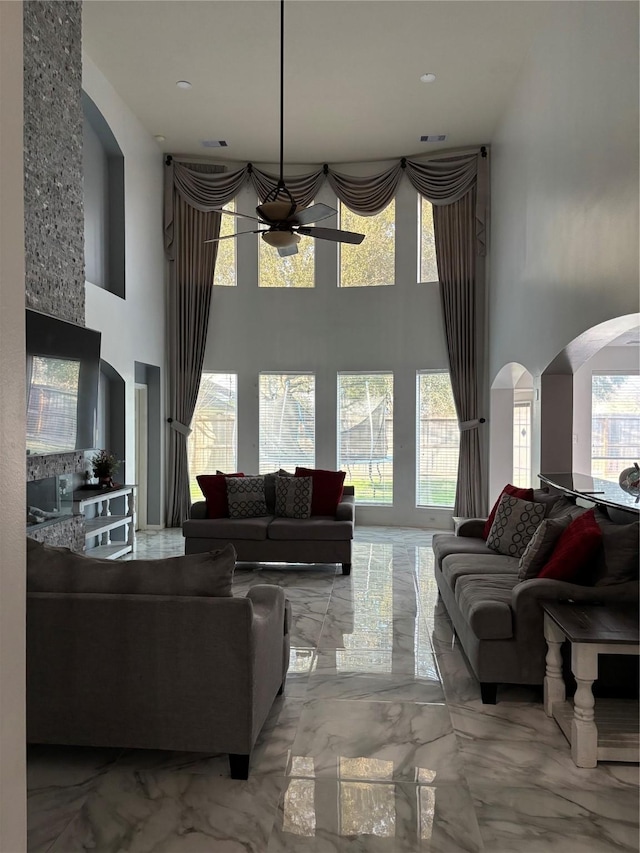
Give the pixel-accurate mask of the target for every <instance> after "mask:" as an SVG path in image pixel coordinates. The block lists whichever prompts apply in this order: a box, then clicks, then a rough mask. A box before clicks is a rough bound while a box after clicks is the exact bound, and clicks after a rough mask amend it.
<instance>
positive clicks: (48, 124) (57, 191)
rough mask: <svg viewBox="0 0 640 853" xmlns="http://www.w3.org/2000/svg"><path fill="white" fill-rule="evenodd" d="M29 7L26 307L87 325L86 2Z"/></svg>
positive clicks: (65, 0) (46, 0)
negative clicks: (84, 181) (83, 105)
mask: <svg viewBox="0 0 640 853" xmlns="http://www.w3.org/2000/svg"><path fill="white" fill-rule="evenodd" d="M23 8H24V207H25V213H24V220H25V266H26V302H27V306H28V307H29V308H36V309H37V310H39V311H43V312H44V313H46V314H53V315H55V316H56V317H61V318H62V319H64V320H71V321H72V322H74V323H79V324H80V325H82V326H83V325H84V319H85V318H84V215H83V206H82V110H81V106H80V87H81V81H82V52H81V48H82V28H81V25H82V4H81V3H76V2H71V0H57V2H51V0H38V2H34V1H33V0H27V2H25V3H24V7H23Z"/></svg>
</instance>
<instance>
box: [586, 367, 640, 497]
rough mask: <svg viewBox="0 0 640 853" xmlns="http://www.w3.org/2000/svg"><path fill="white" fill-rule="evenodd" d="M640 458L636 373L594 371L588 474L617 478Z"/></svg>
mask: <svg viewBox="0 0 640 853" xmlns="http://www.w3.org/2000/svg"><path fill="white" fill-rule="evenodd" d="M639 458H640V375H638V374H628V373H606V374H594V375H593V377H592V379H591V474H592V476H594V477H602V478H603V479H604V480H613V481H616V482H617V480H618V476H619V475H620V472H621V471H622V470H623V469H624V468H628V467H630V466H631V465H633V463H634V462H637V461H638V459H639Z"/></svg>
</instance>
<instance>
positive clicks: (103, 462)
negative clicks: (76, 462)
mask: <svg viewBox="0 0 640 853" xmlns="http://www.w3.org/2000/svg"><path fill="white" fill-rule="evenodd" d="M91 465H92V467H93V476H94V477H97V478H98V485H99V486H100V487H101V488H103V489H106V488H110V487H112V486H113V475H114V474H115V472H116V471H117V470H118V468H119V467H120V462H119V460H118V459H116V457H115V456H114V454H113V453H109V452H108V451H106V450H99V451H98V452H97V453H96V454H94V456H92V457H91Z"/></svg>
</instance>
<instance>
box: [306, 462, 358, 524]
mask: <svg viewBox="0 0 640 853" xmlns="http://www.w3.org/2000/svg"><path fill="white" fill-rule="evenodd" d="M345 476H346V474H345V472H344V471H324V470H323V469H322V468H296V477H311V478H312V479H313V492H312V495H311V515H330V516H335V513H336V508H337V506H338V504H339V503H340V499H341V498H342V492H343V487H344V478H345Z"/></svg>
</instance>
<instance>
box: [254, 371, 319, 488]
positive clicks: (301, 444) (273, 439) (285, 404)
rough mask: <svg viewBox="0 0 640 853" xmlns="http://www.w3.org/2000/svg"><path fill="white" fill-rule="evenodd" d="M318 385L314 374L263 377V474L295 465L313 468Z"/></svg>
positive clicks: (261, 432) (291, 469)
mask: <svg viewBox="0 0 640 853" xmlns="http://www.w3.org/2000/svg"><path fill="white" fill-rule="evenodd" d="M315 392H316V385H315V376H314V375H313V374H312V373H261V374H260V415H259V420H260V427H259V441H260V460H259V468H260V473H261V474H266V473H268V472H270V471H277V470H278V469H279V468H284V469H286V470H288V471H294V470H295V468H296V465H300V466H302V467H304V468H313V467H314V465H315V458H316V427H315V417H316V397H315Z"/></svg>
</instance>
